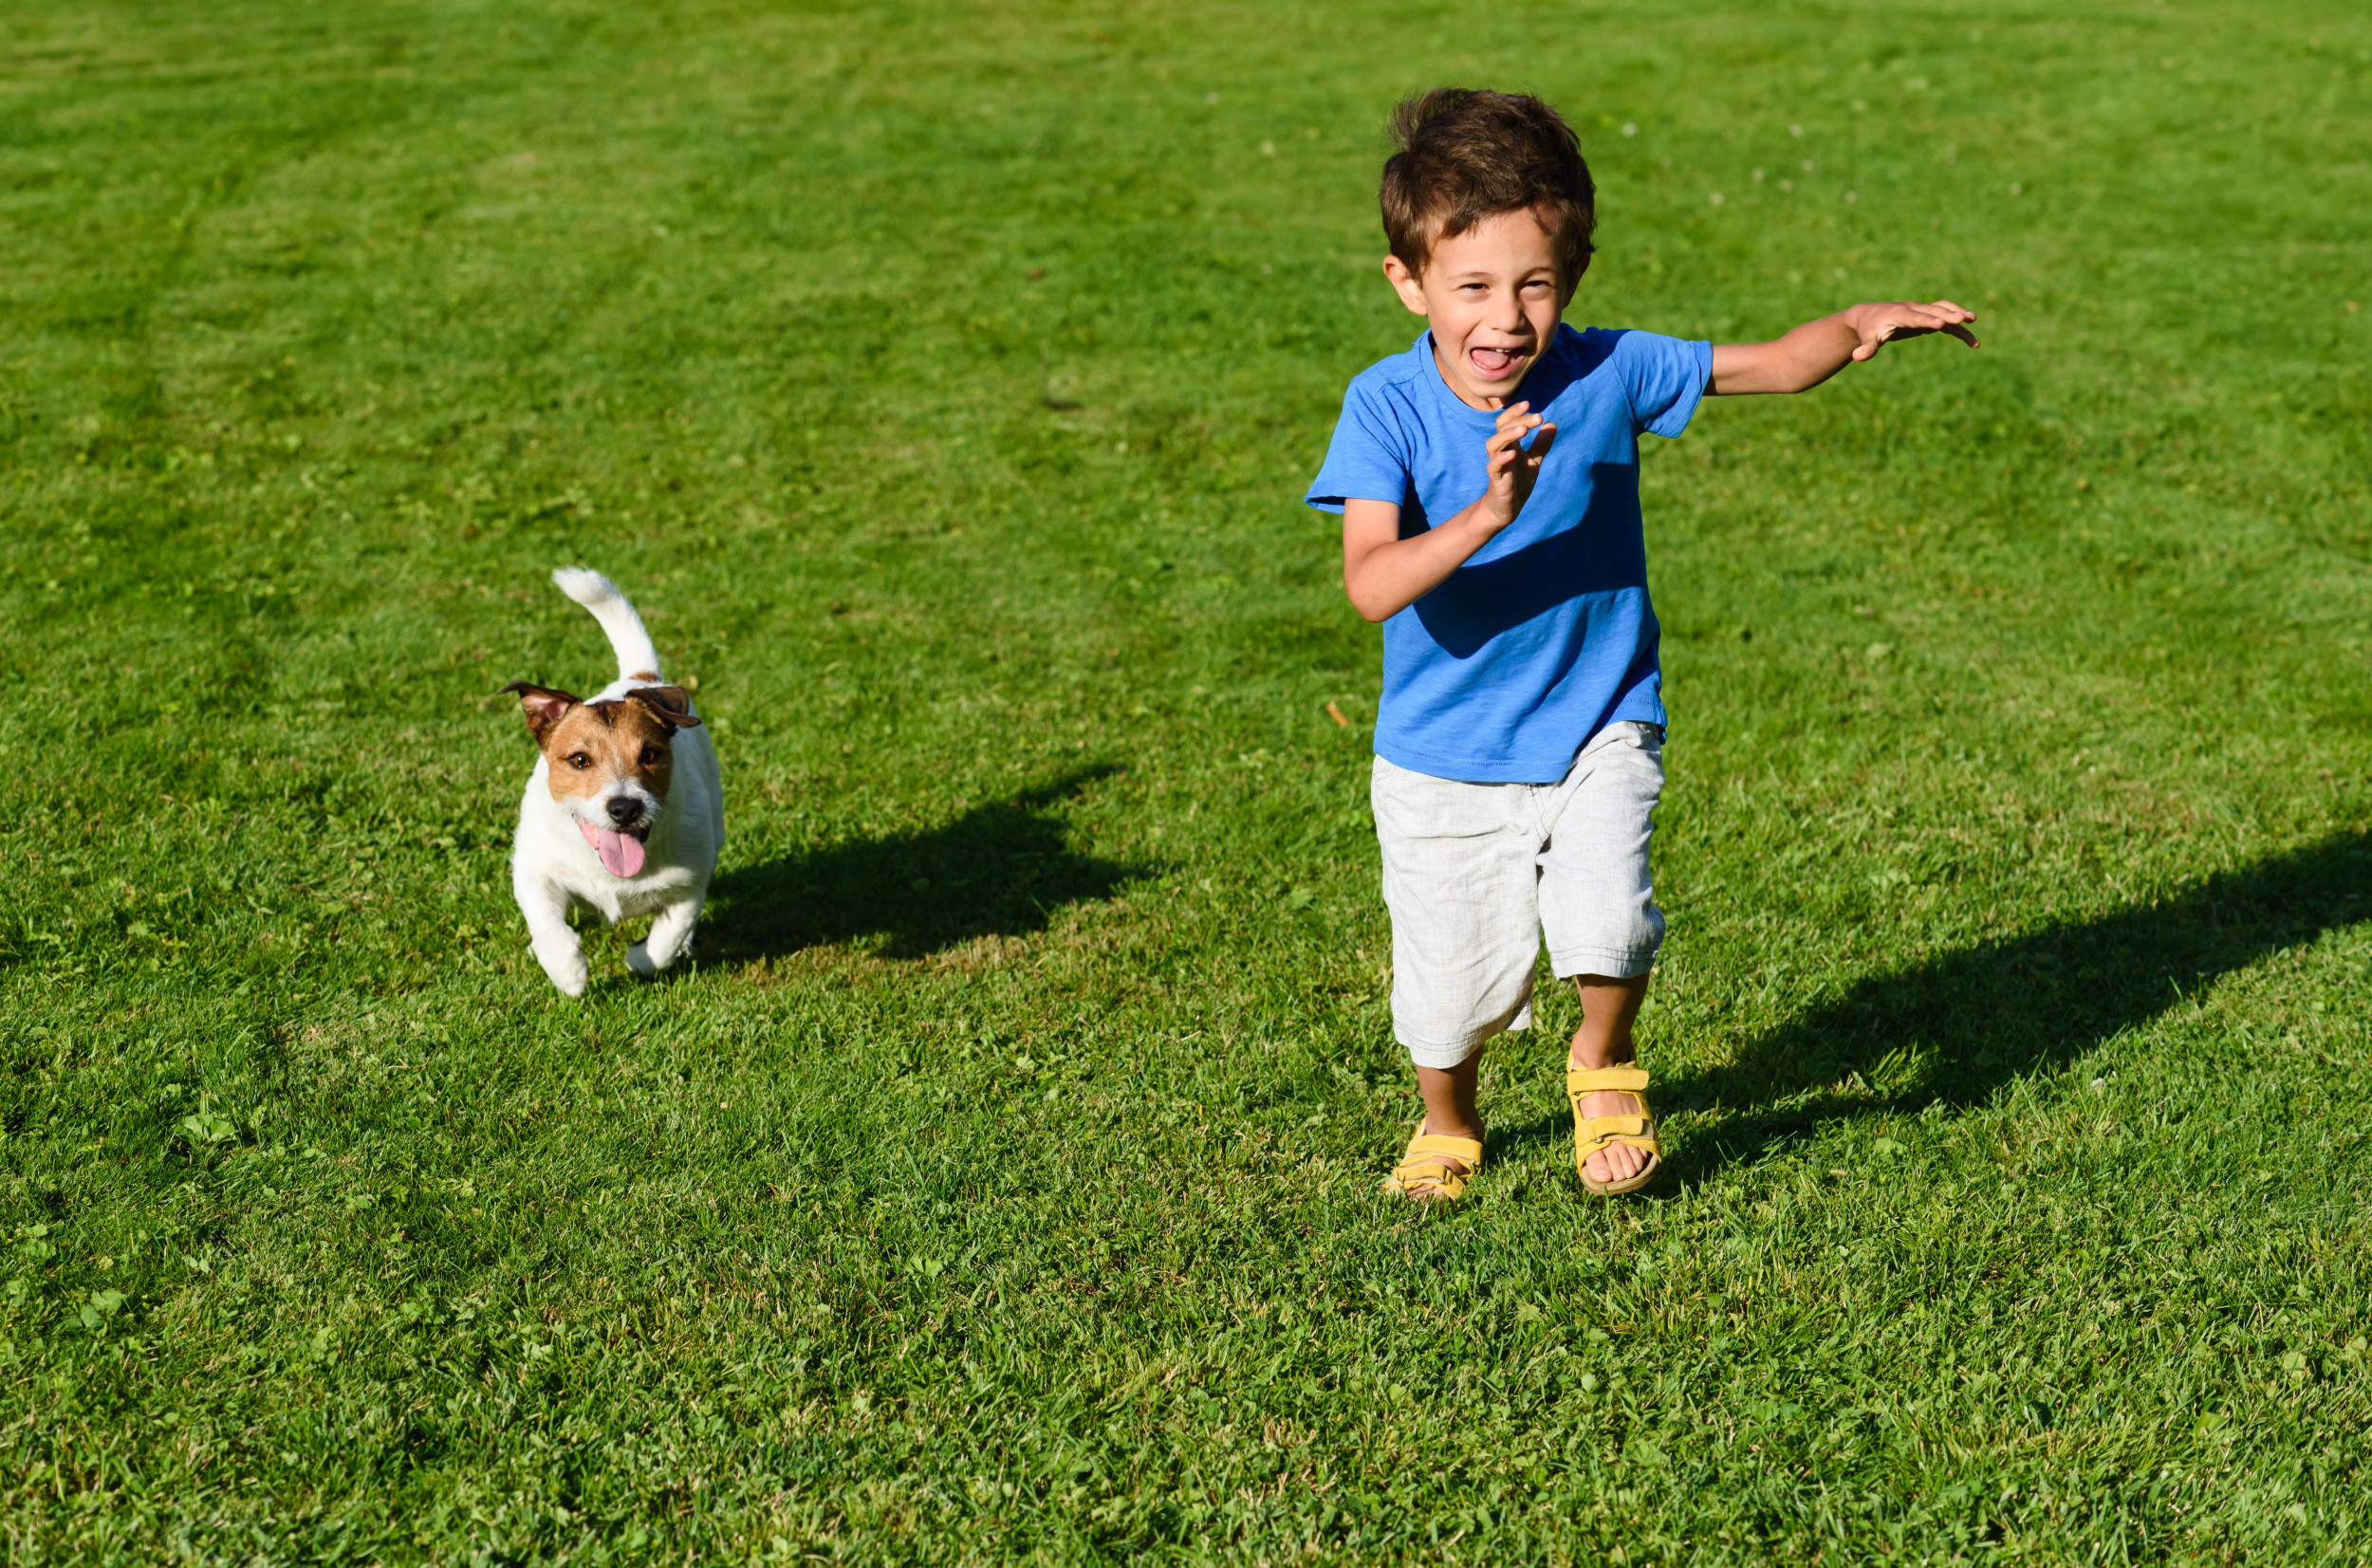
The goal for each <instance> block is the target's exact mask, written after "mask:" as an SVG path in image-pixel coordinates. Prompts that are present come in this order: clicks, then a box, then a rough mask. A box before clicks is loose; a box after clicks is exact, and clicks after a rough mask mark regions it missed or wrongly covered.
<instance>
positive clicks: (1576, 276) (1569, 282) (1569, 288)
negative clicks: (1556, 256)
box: [1557, 251, 1597, 314]
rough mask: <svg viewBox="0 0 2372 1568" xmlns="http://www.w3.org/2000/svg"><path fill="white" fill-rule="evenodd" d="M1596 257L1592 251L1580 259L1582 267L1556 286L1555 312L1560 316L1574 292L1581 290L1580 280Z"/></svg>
mask: <svg viewBox="0 0 2372 1568" xmlns="http://www.w3.org/2000/svg"><path fill="white" fill-rule="evenodd" d="M1596 255H1597V252H1596V251H1592V252H1591V253H1590V254H1589V255H1586V256H1584V257H1583V258H1582V265H1581V266H1579V267H1575V268H1574V269H1573V275H1572V276H1571V277H1569V278H1567V279H1566V280H1565V282H1564V283H1563V284H1561V285H1560V286H1558V288H1557V310H1558V312H1559V313H1560V314H1562V313H1563V311H1564V309H1565V307H1566V305H1568V304H1572V303H1573V296H1574V294H1575V292H1577V291H1578V290H1579V289H1580V288H1581V286H1582V279H1583V277H1584V275H1585V274H1586V273H1587V272H1588V271H1589V264H1590V262H1591V261H1592V260H1594V259H1595V258H1596Z"/></svg>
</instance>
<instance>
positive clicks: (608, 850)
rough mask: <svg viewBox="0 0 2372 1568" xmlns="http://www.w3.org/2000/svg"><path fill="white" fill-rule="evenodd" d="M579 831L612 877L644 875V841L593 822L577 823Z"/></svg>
mask: <svg viewBox="0 0 2372 1568" xmlns="http://www.w3.org/2000/svg"><path fill="white" fill-rule="evenodd" d="M577 831H578V832H579V833H582V834H584V841H585V842H586V843H588V844H591V845H592V846H593V853H594V854H596V855H598V856H600V857H601V858H602V865H604V866H607V867H608V868H609V874H610V875H611V876H640V875H641V874H642V840H641V839H637V838H635V837H634V836H633V835H631V834H626V833H613V832H611V831H610V830H609V829H608V828H605V827H595V826H594V825H593V824H592V823H591V822H584V821H581V822H579V823H577Z"/></svg>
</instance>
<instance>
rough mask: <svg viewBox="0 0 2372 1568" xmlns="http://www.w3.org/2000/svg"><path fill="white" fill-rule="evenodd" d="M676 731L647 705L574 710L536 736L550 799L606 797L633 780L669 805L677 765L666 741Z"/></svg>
mask: <svg viewBox="0 0 2372 1568" xmlns="http://www.w3.org/2000/svg"><path fill="white" fill-rule="evenodd" d="M640 695H642V693H641V692H634V693H632V696H634V697H639V696H640ZM694 722H695V723H696V722H698V721H696V720H695V721H694ZM675 732H676V725H674V724H671V723H669V722H668V721H667V720H666V719H664V718H662V717H660V716H659V713H658V710H656V709H655V708H653V707H652V706H651V705H649V704H647V703H641V702H636V701H632V700H625V699H621V700H620V701H617V702H588V703H584V704H581V705H579V706H578V707H576V708H574V709H571V710H569V711H568V712H567V713H565V715H563V716H562V718H561V719H560V722H559V723H557V724H555V725H553V726H552V727H551V728H550V729H547V730H545V731H544V732H543V733H542V734H541V735H539V736H538V737H537V739H538V740H539V741H540V742H541V743H542V745H543V747H544V755H545V757H546V758H547V760H549V762H550V763H551V767H550V770H549V772H550V777H551V789H552V799H554V800H556V801H571V800H580V801H581V800H592V799H595V798H598V797H600V796H602V795H604V794H607V793H608V792H609V786H610V785H611V784H612V783H614V782H615V781H617V780H619V779H632V780H634V781H635V782H636V783H637V784H640V785H641V786H642V787H643V788H645V789H647V790H649V791H650V792H651V794H652V795H653V796H654V797H655V798H657V799H658V800H661V801H664V800H666V799H667V782H668V779H669V778H670V777H671V776H672V774H673V771H674V768H675V766H676V754H675V752H674V750H673V749H672V748H671V747H669V746H668V740H669V737H671V736H673V735H674V734H675Z"/></svg>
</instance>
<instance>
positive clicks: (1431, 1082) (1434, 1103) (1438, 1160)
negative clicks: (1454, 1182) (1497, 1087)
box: [1416, 1051, 1483, 1175]
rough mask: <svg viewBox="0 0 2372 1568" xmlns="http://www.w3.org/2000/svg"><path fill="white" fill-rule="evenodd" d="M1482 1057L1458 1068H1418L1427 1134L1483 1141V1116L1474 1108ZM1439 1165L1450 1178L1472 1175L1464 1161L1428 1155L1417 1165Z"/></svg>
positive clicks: (1476, 1056) (1419, 1091)
mask: <svg viewBox="0 0 2372 1568" xmlns="http://www.w3.org/2000/svg"><path fill="white" fill-rule="evenodd" d="M1482 1059H1483V1054H1482V1052H1480V1051H1476V1052H1475V1053H1474V1054H1473V1056H1470V1057H1468V1058H1467V1059H1466V1060H1465V1061H1461V1062H1459V1063H1458V1064H1457V1065H1456V1066H1455V1067H1446V1068H1444V1067H1419V1068H1418V1069H1417V1089H1418V1093H1419V1094H1421V1095H1423V1096H1424V1097H1425V1126H1424V1131H1426V1132H1428V1133H1433V1134H1438V1135H1440V1136H1442V1137H1449V1138H1473V1140H1474V1141H1475V1142H1476V1143H1480V1142H1481V1141H1482V1135H1483V1124H1482V1113H1481V1112H1480V1111H1478V1110H1476V1109H1475V1107H1474V1085H1475V1083H1476V1082H1477V1081H1478V1080H1479V1079H1481V1077H1482ZM1416 1163H1418V1164H1419V1165H1439V1166H1440V1167H1442V1169H1443V1171H1444V1172H1445V1173H1446V1174H1450V1175H1470V1174H1472V1172H1471V1171H1468V1170H1467V1169H1466V1165H1465V1162H1464V1161H1462V1160H1454V1159H1450V1158H1448V1157H1447V1156H1445V1155H1441V1154H1428V1155H1426V1156H1425V1157H1424V1158H1423V1159H1421V1160H1418V1162H1416Z"/></svg>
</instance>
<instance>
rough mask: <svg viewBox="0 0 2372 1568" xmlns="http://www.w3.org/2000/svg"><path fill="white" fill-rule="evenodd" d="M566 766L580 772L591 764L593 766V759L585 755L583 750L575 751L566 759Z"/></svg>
mask: <svg viewBox="0 0 2372 1568" xmlns="http://www.w3.org/2000/svg"><path fill="white" fill-rule="evenodd" d="M568 766H570V767H573V768H575V769H576V770H577V771H578V772H580V773H582V772H584V770H585V769H586V768H588V767H591V766H593V759H592V758H590V757H588V756H586V755H585V754H584V752H582V751H579V752H577V753H575V754H574V755H572V756H571V757H569V759H568Z"/></svg>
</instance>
